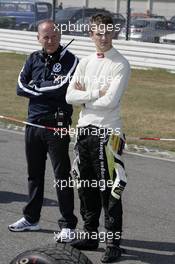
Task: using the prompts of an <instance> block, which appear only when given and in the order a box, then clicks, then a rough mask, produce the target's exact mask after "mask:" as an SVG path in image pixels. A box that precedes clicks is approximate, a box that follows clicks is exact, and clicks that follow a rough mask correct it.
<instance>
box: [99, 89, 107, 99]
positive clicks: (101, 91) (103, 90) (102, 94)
mask: <svg viewBox="0 0 175 264" xmlns="http://www.w3.org/2000/svg"><path fill="white" fill-rule="evenodd" d="M107 90H108V88H106V87H104V88H102V89H101V90H99V96H100V97H102V96H104V95H105V94H106V92H107Z"/></svg>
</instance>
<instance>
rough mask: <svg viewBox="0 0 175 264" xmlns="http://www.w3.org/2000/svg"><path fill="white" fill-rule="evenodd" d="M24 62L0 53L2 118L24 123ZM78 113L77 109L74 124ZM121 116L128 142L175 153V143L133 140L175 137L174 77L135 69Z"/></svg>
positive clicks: (17, 56)
mask: <svg viewBox="0 0 175 264" xmlns="http://www.w3.org/2000/svg"><path fill="white" fill-rule="evenodd" d="M24 60H25V56H24V55H17V54H12V53H0V85H1V89H0V115H5V116H14V117H17V118H20V119H22V120H24V119H25V117H26V115H27V103H28V100H27V99H25V98H22V97H17V96H16V81H17V78H18V73H19V71H20V69H21V67H22V65H23V62H24ZM79 110H80V108H78V107H75V108H74V115H73V124H74V125H75V124H76V120H77V116H78V112H79ZM121 115H122V117H123V124H124V132H125V133H126V135H127V137H128V143H136V144H139V145H146V146H150V147H158V148H160V149H167V150H172V151H175V143H174V142H160V141H138V140H131V139H130V138H131V137H134V138H135V137H136V138H138V137H162V138H175V75H174V74H171V73H168V72H166V71H164V70H147V71H145V70H136V69H133V70H132V74H131V79H130V81H129V87H128V90H127V91H126V93H125V96H124V97H123V99H122V109H121Z"/></svg>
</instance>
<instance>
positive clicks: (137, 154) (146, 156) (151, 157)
mask: <svg viewBox="0 0 175 264" xmlns="http://www.w3.org/2000/svg"><path fill="white" fill-rule="evenodd" d="M0 131H3V132H7V133H12V134H16V135H24V132H19V131H14V130H9V129H5V128H0ZM70 144H71V145H74V143H73V142H71V143H70ZM124 153H126V154H129V155H134V156H138V157H143V158H148V159H157V160H163V161H169V162H174V163H175V160H172V159H167V158H162V157H155V156H148V155H145V154H140V153H135V152H130V151H124Z"/></svg>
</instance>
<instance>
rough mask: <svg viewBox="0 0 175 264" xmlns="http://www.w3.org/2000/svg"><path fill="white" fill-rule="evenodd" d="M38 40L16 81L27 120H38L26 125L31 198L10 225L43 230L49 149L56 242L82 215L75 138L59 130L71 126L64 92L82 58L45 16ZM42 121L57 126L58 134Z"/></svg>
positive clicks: (64, 237)
mask: <svg viewBox="0 0 175 264" xmlns="http://www.w3.org/2000/svg"><path fill="white" fill-rule="evenodd" d="M37 39H38V41H39V43H40V44H41V46H42V50H39V51H35V52H33V53H32V54H31V55H30V56H29V58H28V59H27V61H26V62H25V64H24V67H23V68H22V70H21V72H20V74H19V77H18V83H17V95H19V96H24V97H27V98H28V99H29V105H28V119H27V121H28V122H30V123H32V124H33V126H32V125H30V126H29V125H27V126H26V130H25V150H26V159H27V168H28V189H29V199H28V203H27V205H26V206H25V207H24V209H23V217H22V218H21V219H20V220H18V221H17V222H15V223H13V224H11V225H9V226H8V229H9V230H10V231H13V232H19V231H26V230H28V231H35V230H38V229H40V227H39V220H40V213H41V208H42V204H43V194H44V176H45V167H46V159H47V153H48V154H49V156H50V159H51V162H52V166H53V170H54V175H55V183H56V184H54V186H55V187H56V191H57V197H58V203H59V209H60V213H61V218H60V219H59V220H58V224H59V227H60V230H61V232H60V233H59V234H58V235H57V240H58V241H60V242H71V240H72V238H71V237H74V236H73V235H72V236H71V234H72V233H74V229H75V227H76V224H77V217H76V216H75V215H74V213H73V211H74V194H73V188H71V187H69V180H70V177H71V176H70V159H69V154H68V150H69V142H70V137H69V135H68V134H66V135H64V136H63V135H62V134H61V133H60V131H62V129H65V128H68V127H69V125H70V124H71V115H72V106H71V105H70V104H68V103H66V100H65V95H66V91H67V87H68V85H69V81H70V79H71V76H72V75H73V73H74V71H75V69H76V66H77V64H78V59H77V58H76V57H75V56H74V55H73V54H72V53H70V52H69V51H68V50H67V49H66V48H64V47H63V46H61V45H60V40H61V33H60V31H59V30H58V27H56V26H55V25H54V22H53V21H52V20H45V21H43V22H41V23H40V24H39V25H38V34H37ZM38 125H42V126H49V127H53V128H57V133H54V131H52V130H48V129H43V128H40V127H37V126H38ZM61 181H64V186H65V187H64V188H61V186H62V185H61ZM65 183H67V184H65ZM53 188H54V187H53ZM51 191H52V190H51Z"/></svg>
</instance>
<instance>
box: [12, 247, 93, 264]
mask: <svg viewBox="0 0 175 264" xmlns="http://www.w3.org/2000/svg"><path fill="white" fill-rule="evenodd" d="M34 263H35V264H71V263H80V264H92V262H91V261H90V260H89V259H88V258H87V257H86V256H85V255H84V254H83V253H82V252H80V251H79V250H77V249H75V248H73V247H71V246H70V245H69V244H61V243H56V244H49V245H46V246H44V247H42V248H37V249H33V250H28V251H25V252H23V253H21V254H19V255H18V256H16V257H15V258H14V259H13V260H12V261H11V262H10V264H34Z"/></svg>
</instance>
